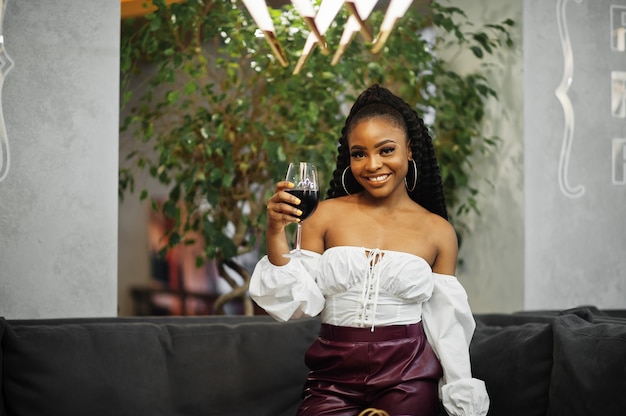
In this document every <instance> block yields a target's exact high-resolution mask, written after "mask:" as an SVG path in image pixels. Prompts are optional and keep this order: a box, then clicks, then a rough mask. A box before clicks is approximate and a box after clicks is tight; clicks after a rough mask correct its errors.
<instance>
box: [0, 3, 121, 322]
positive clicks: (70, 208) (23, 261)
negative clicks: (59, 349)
mask: <svg viewBox="0 0 626 416" xmlns="http://www.w3.org/2000/svg"><path fill="white" fill-rule="evenodd" d="M119 26H120V3H119V1H101V0H81V1H75V0H55V1H47V0H28V1H24V0H8V3H7V7H6V17H5V20H4V30H3V31H4V41H5V47H6V51H7V53H8V54H9V55H10V56H11V57H12V58H13V60H14V62H15V66H14V68H13V69H12V70H11V71H10V72H9V74H8V76H7V77H6V80H5V82H4V88H3V99H2V101H3V108H4V118H5V122H6V126H7V132H8V138H9V146H10V147H9V149H10V157H11V164H10V171H9V172H8V176H7V178H6V179H5V180H4V181H3V182H0V316H5V317H7V318H12V319H17V318H52V317H75V316H114V315H116V313H117V212H118V200H117V166H118V151H119V150H118V128H119V116H118V114H119V111H118V108H119V92H118V91H119Z"/></svg>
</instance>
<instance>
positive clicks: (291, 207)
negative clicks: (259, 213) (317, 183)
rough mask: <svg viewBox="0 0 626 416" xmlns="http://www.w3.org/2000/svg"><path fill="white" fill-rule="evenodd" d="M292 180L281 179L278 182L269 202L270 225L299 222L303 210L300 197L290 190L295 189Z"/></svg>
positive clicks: (268, 216) (268, 217) (282, 225)
mask: <svg viewBox="0 0 626 416" xmlns="http://www.w3.org/2000/svg"><path fill="white" fill-rule="evenodd" d="M293 187H294V185H293V183H291V182H287V181H281V182H278V183H277V184H276V189H275V193H274V195H272V196H271V198H270V199H269V200H268V202H267V221H268V225H269V226H272V225H275V226H276V225H277V226H279V227H281V228H282V227H284V226H285V225H287V224H290V223H292V222H299V221H300V218H299V217H300V215H302V211H301V210H300V209H299V208H298V205H300V202H301V201H300V199H299V198H298V197H296V196H294V195H292V194H290V193H289V192H288V190H290V189H293Z"/></svg>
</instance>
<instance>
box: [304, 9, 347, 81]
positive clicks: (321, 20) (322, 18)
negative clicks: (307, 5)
mask: <svg viewBox="0 0 626 416" xmlns="http://www.w3.org/2000/svg"><path fill="white" fill-rule="evenodd" d="M342 5H343V2H342V1H340V0H322V4H321V5H320V8H319V10H318V11H317V15H316V16H315V24H316V25H317V28H318V29H319V31H320V33H321V34H322V35H323V34H324V33H326V31H327V30H328V28H329V27H330V24H331V23H332V22H333V20H334V19H335V16H336V15H337V13H339V10H340V9H341V6H342ZM316 44H317V38H316V36H315V35H314V34H313V33H309V37H308V38H307V39H306V43H305V44H304V48H302V55H300V59H298V62H297V63H296V68H295V69H294V70H293V73H294V75H296V74H298V73H300V70H301V69H302V67H303V66H304V63H305V62H306V60H307V59H308V57H309V55H310V54H311V51H312V50H313V47H314V46H315V45H316Z"/></svg>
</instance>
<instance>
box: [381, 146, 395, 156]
mask: <svg viewBox="0 0 626 416" xmlns="http://www.w3.org/2000/svg"><path fill="white" fill-rule="evenodd" d="M394 150H396V148H395V147H383V148H382V149H381V151H380V153H381V154H382V155H390V154H392V153H393V152H394Z"/></svg>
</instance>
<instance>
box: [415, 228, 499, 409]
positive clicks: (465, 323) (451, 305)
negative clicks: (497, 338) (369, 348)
mask: <svg viewBox="0 0 626 416" xmlns="http://www.w3.org/2000/svg"><path fill="white" fill-rule="evenodd" d="M437 235H438V236H439V240H438V242H437V244H438V247H437V248H438V254H437V258H436V260H435V263H434V264H433V267H432V269H433V283H434V285H433V293H432V296H431V297H430V299H429V300H428V301H426V302H424V304H423V325H424V332H425V333H426V336H427V338H428V341H429V343H430V344H431V346H432V347H433V349H434V351H435V353H436V354H437V356H438V357H439V361H440V362H441V366H442V367H443V380H442V381H441V399H442V402H443V405H444V407H445V409H446V411H447V412H448V414H450V415H451V416H483V415H486V414H487V411H488V410H489V396H488V394H487V390H486V387H485V383H484V382H483V381H481V380H478V379H475V378H473V377H472V369H471V363H470V356H469V347H470V342H471V340H472V336H473V334H474V329H475V327H476V323H475V321H474V317H473V315H472V311H471V309H470V306H469V303H468V301H467V293H466V292H465V289H464V288H463V286H462V285H461V284H460V283H459V281H458V280H457V278H456V277H455V276H454V274H455V270H456V260H457V253H458V245H457V239H456V233H455V232H454V229H453V228H452V226H449V227H442V230H441V231H440V232H439V233H437Z"/></svg>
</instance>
